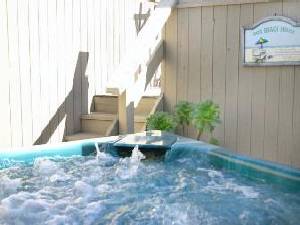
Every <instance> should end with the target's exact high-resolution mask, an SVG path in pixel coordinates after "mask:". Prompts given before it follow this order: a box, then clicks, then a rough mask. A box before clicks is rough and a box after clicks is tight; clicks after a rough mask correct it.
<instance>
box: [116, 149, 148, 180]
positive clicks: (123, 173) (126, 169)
mask: <svg viewBox="0 0 300 225" xmlns="http://www.w3.org/2000/svg"><path fill="white" fill-rule="evenodd" d="M142 159H145V156H144V155H143V153H141V152H140V150H139V148H138V146H137V145H136V146H135V147H134V149H133V150H132V154H131V157H129V158H124V159H120V161H119V166H118V168H117V170H116V174H117V175H118V176H119V177H120V178H121V179H128V178H131V177H134V176H135V175H136V174H137V172H138V168H139V166H140V162H141V160H142Z"/></svg>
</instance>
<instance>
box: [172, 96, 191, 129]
mask: <svg viewBox="0 0 300 225" xmlns="http://www.w3.org/2000/svg"><path fill="white" fill-rule="evenodd" d="M192 111H193V104H192V103H190V102H188V101H180V102H179V103H178V104H177V105H176V106H175V118H176V120H177V122H178V124H179V125H180V126H181V128H182V134H184V133H185V126H189V125H190V122H191V121H192Z"/></svg>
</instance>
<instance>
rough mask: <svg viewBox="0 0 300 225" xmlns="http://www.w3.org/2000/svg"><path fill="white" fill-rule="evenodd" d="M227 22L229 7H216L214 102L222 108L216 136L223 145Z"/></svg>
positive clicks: (215, 132)
mask: <svg viewBox="0 0 300 225" xmlns="http://www.w3.org/2000/svg"><path fill="white" fill-rule="evenodd" d="M226 21H227V6H216V7H214V36H213V100H214V101H215V102H216V103H217V104H218V105H219V106H220V110H221V113H220V119H221V124H219V125H218V126H217V127H216V129H215V131H214V136H215V137H216V138H217V139H218V141H219V143H220V144H221V145H224V142H225V135H224V132H225V126H224V118H225V117H224V109H225V93H226V91H225V90H226V83H225V81H226Z"/></svg>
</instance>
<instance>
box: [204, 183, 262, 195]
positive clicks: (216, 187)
mask: <svg viewBox="0 0 300 225" xmlns="http://www.w3.org/2000/svg"><path fill="white" fill-rule="evenodd" d="M203 191H204V192H218V193H221V194H226V193H227V192H228V191H232V192H235V193H241V194H242V195H244V197H246V198H258V196H259V193H258V192H256V191H254V189H253V187H251V186H245V185H238V184H236V183H234V182H233V181H231V180H229V179H228V180H222V181H220V182H216V181H214V180H212V181H209V182H208V185H207V186H205V187H204V188H203Z"/></svg>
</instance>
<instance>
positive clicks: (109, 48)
mask: <svg viewBox="0 0 300 225" xmlns="http://www.w3.org/2000/svg"><path fill="white" fill-rule="evenodd" d="M114 2H115V1H108V2H107V7H106V9H107V17H106V32H107V33H106V36H107V38H106V57H107V77H106V80H108V78H109V76H110V74H112V72H113V65H114V54H113V53H114V35H113V34H114V30H113V25H114V20H113V15H114V13H113V7H114Z"/></svg>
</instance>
